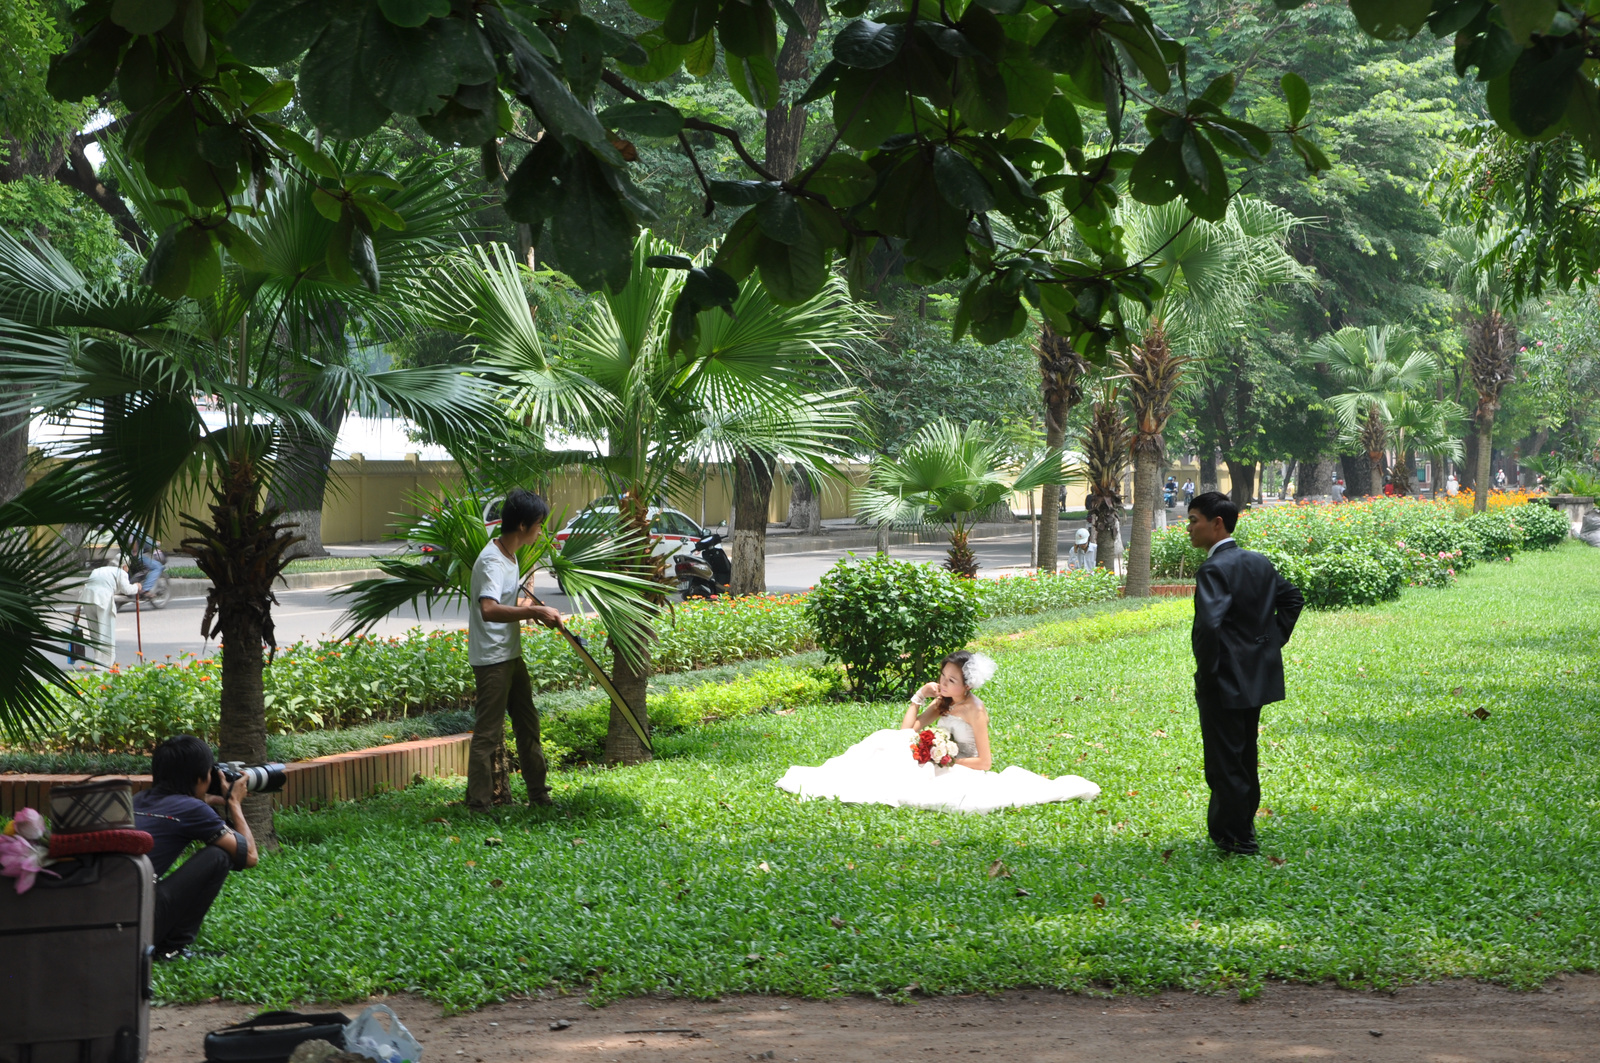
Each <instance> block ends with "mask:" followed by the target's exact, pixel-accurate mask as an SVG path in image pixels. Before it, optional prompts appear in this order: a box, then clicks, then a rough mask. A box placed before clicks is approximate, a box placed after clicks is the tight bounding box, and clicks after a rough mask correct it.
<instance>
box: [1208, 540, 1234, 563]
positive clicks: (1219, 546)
mask: <svg viewBox="0 0 1600 1063" xmlns="http://www.w3.org/2000/svg"><path fill="white" fill-rule="evenodd" d="M1231 542H1233V536H1231V535H1230V536H1228V537H1227V538H1226V539H1218V540H1217V541H1216V542H1215V543H1213V544H1212V546H1211V549H1209V550H1207V551H1206V557H1207V559H1209V558H1210V557H1211V555H1212V554H1214V553H1216V552H1217V551H1218V550H1220V549H1222V544H1223V543H1231Z"/></svg>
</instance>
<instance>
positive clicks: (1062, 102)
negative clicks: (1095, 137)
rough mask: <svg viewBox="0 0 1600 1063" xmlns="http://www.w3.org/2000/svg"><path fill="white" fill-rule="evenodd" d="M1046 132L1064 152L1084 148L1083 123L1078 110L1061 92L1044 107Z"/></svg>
mask: <svg viewBox="0 0 1600 1063" xmlns="http://www.w3.org/2000/svg"><path fill="white" fill-rule="evenodd" d="M1044 131H1045V132H1046V133H1048V134H1050V139H1051V140H1053V141H1055V142H1056V143H1057V144H1058V145H1060V146H1061V148H1062V149H1063V150H1071V149H1074V148H1079V149H1081V148H1082V147H1083V122H1082V120H1081V119H1079V117H1078V109H1077V108H1076V107H1074V106H1073V105H1072V101H1071V100H1069V99H1067V98H1066V97H1065V96H1063V95H1062V94H1061V93H1059V92H1058V93H1056V94H1055V95H1054V96H1052V97H1050V100H1049V102H1047V103H1046V104H1045V105H1044Z"/></svg>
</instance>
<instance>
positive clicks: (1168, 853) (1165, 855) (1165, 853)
mask: <svg viewBox="0 0 1600 1063" xmlns="http://www.w3.org/2000/svg"><path fill="white" fill-rule="evenodd" d="M1175 852H1177V850H1176V849H1163V850H1161V862H1162V863H1163V864H1165V863H1167V862H1168V861H1170V860H1171V859H1172V854H1173V853H1175Z"/></svg>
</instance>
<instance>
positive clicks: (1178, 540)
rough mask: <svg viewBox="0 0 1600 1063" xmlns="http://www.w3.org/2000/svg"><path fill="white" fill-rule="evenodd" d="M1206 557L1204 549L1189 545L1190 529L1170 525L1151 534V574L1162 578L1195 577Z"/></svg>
mask: <svg viewBox="0 0 1600 1063" xmlns="http://www.w3.org/2000/svg"><path fill="white" fill-rule="evenodd" d="M1205 559H1206V552H1205V551H1204V550H1196V549H1195V548H1194V547H1192V546H1190V545H1189V530H1188V529H1187V528H1185V527H1182V526H1174V525H1170V524H1169V525H1168V526H1167V527H1165V528H1162V529H1161V530H1160V531H1156V532H1152V533H1151V534H1150V574H1151V575H1152V576H1156V577H1159V578H1161V579H1193V578H1194V570H1195V569H1197V568H1199V567H1200V563H1201V562H1202V561H1204V560H1205Z"/></svg>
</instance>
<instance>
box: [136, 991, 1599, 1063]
mask: <svg viewBox="0 0 1600 1063" xmlns="http://www.w3.org/2000/svg"><path fill="white" fill-rule="evenodd" d="M386 1003H388V1004H389V1006H390V1007H392V1008H394V1009H395V1011H396V1012H397V1013H398V1014H399V1015H400V1017H401V1019H402V1021H404V1022H405V1023H406V1025H407V1026H408V1027H409V1028H410V1029H411V1031H412V1032H413V1033H414V1034H416V1035H417V1039H418V1040H419V1041H420V1042H421V1043H422V1046H423V1048H424V1049H425V1052H426V1055H425V1058H426V1059H427V1061H428V1063H502V1061H505V1063H518V1061H523V1060H539V1061H544V1060H549V1061H564V1060H585V1061H587V1060H596V1061H600V1063H607V1061H611V1060H617V1061H619V1063H678V1061H684V1063H689V1061H701V1060H710V1061H713V1063H724V1061H742V1060H751V1059H755V1060H762V1059H771V1060H774V1061H775V1063H777V1061H792V1060H807V1061H811V1060H817V1061H828V1063H835V1061H837V1063H856V1061H866V1060H872V1061H875V1063H876V1061H880V1060H909V1061H917V1060H933V1059H937V1058H939V1056H941V1055H958V1056H960V1057H961V1058H966V1057H967V1056H969V1055H977V1056H979V1057H980V1058H983V1057H988V1058H992V1059H997V1060H1006V1061H1007V1063H1010V1061H1012V1060H1016V1061H1025V1063H1031V1061H1036V1060H1037V1061H1051V1063H1078V1061H1083V1063H1208V1061H1212V1060H1218V1061H1220V1060H1226V1061H1228V1063H1256V1061H1267V1060H1273V1061H1277V1060H1284V1061H1290V1060H1293V1061H1300V1060H1305V1061H1315V1063H1358V1061H1359V1063H1366V1061H1374V1063H1589V1061H1593V1060H1597V1059H1600V977H1596V976H1593V975H1572V976H1566V977H1561V978H1557V979H1555V980H1554V981H1552V982H1550V983H1549V985H1548V986H1547V987H1546V988H1544V989H1542V990H1539V991H1537V992H1532V993H1517V992H1512V991H1510V990H1506V989H1502V988H1499V987H1497V986H1486V985H1479V984H1476V983H1470V982H1450V983H1440V984H1436V985H1426V986H1416V987H1412V988H1409V989H1404V990H1401V991H1400V992H1399V993H1396V994H1393V995H1390V994H1384V993H1356V992H1348V991H1345V990H1341V989H1334V988H1328V987H1321V986H1313V987H1307V986H1290V985H1269V986H1268V987H1267V989H1266V991H1265V992H1263V993H1262V994H1261V996H1260V997H1259V998H1257V999H1256V1000H1254V1001H1252V1002H1250V1003H1248V1004H1240V1003H1239V1002H1238V1001H1237V1000H1236V999H1234V998H1232V997H1204V996H1195V995H1193V994H1188V993H1175V992H1173V993H1163V994H1162V995H1160V996H1157V997H1127V996H1118V997H1107V998H1095V997H1087V996H1068V995H1065V994H1061V993H1051V992H1039V991H1030V992H1021V991H1018V992H1011V993H1005V994H1002V995H1000V996H998V997H992V998H988V997H956V998H940V999H935V1000H929V999H919V1000H918V1001H917V1002H916V1003H914V1004H911V1005H905V1006H896V1005H894V1004H890V1003H886V1002H882V1001H874V1000H862V999H855V998H851V999H845V1000H836V1001H828V1002H818V1001H808V1000H791V999H786V998H779V997H729V998H727V999H725V1000H722V1001H719V1002H714V1003H709V1002H698V1001H682V1000H630V1001H626V1002H623V1003H619V1004H613V1005H611V1006H609V1007H605V1008H601V1009H599V1010H596V1009H592V1008H589V1007H587V1006H586V1005H585V1004H584V1003H583V1002H582V1001H581V1000H580V999H578V998H574V997H565V998H563V997H555V998H549V999H536V1000H528V1001H514V1002H510V1003H506V1004H497V1005H494V1006H492V1007H488V1008H484V1009H483V1010H482V1011H476V1012H472V1013H471V1014H467V1015H458V1016H454V1017H451V1018H443V1017H441V1015H440V1012H439V1008H438V1007H437V1006H436V1005H433V1004H429V1003H427V1002H425V1001H422V1000H418V999H415V998H412V997H392V998H388V1000H387V1001H386ZM340 1010H343V1011H345V1012H346V1013H347V1014H351V1015H353V1014H355V1013H356V1012H357V1011H358V1010H359V1007H358V1006H356V1005H343V1006H342V1007H341V1009H340ZM250 1014H254V1011H253V1010H252V1009H249V1008H245V1007H241V1006H239V1005H237V1004H199V1005H183V1006H178V1007H168V1008H158V1009H156V1011H155V1012H154V1013H153V1015H152V1025H153V1026H154V1028H155V1029H154V1032H153V1034H152V1036H151V1047H150V1055H149V1058H150V1060H152V1061H159V1063H197V1061H199V1060H200V1059H201V1058H202V1053H201V1050H200V1041H201V1037H202V1036H203V1035H204V1032H205V1031H206V1030H209V1029H215V1028H217V1027H219V1026H222V1025H225V1024H226V1023H229V1022H235V1021H237V1020H239V1019H240V1018H244V1017H246V1016H248V1015H250ZM563 1021H564V1022H567V1023H570V1026H567V1027H565V1028H562V1029H557V1030H552V1029H551V1025H552V1024H559V1023H561V1022H563ZM645 1031H648V1032H645ZM658 1031H659V1032H658Z"/></svg>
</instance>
